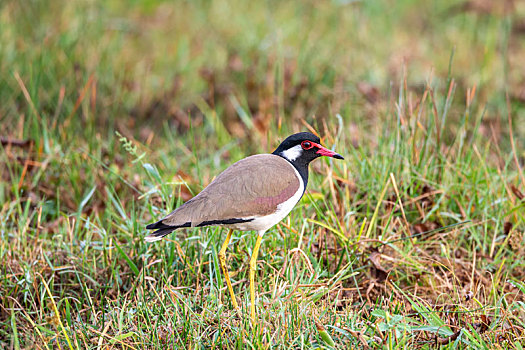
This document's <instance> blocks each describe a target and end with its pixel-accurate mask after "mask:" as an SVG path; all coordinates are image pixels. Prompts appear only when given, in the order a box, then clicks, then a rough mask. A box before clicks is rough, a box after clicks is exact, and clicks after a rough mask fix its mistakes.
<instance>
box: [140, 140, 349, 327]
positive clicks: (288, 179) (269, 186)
mask: <svg viewBox="0 0 525 350" xmlns="http://www.w3.org/2000/svg"><path fill="white" fill-rule="evenodd" d="M321 156H328V157H333V158H337V159H343V157H342V156H341V155H339V154H337V153H335V152H333V151H330V150H329V149H326V148H325V147H323V146H321V144H320V140H319V137H317V136H315V135H314V134H311V133H309V132H301V133H298V134H294V135H291V136H289V137H288V138H287V139H286V140H284V141H283V143H281V144H280V145H279V147H277V149H276V150H275V151H274V152H273V153H272V154H257V155H254V156H250V157H247V158H244V159H241V160H239V161H238V162H237V163H235V164H233V165H232V166H230V167H229V168H227V169H226V170H224V171H223V172H222V173H221V174H219V176H217V178H216V179H215V180H213V181H212V182H211V183H210V184H209V185H208V187H206V188H205V189H204V190H202V192H200V193H199V194H198V195H196V196H195V197H193V198H192V199H190V200H189V201H187V202H186V203H184V204H183V205H181V206H180V207H178V208H177V209H175V210H174V211H172V212H171V213H170V214H169V215H168V216H166V217H165V218H164V219H162V220H160V221H158V222H156V223H154V224H150V225H148V226H146V228H147V229H150V230H156V231H154V232H153V233H151V234H150V235H149V236H147V237H146V238H145V240H146V241H147V242H154V241H157V240H160V239H161V238H162V237H164V236H166V235H167V234H169V233H170V232H172V231H173V230H175V229H178V228H181V227H202V226H223V227H228V228H229V229H230V230H229V231H228V235H227V236H226V240H225V241H224V244H223V245H222V248H221V250H220V252H219V263H220V265H221V269H222V272H223V273H224V277H225V279H226V284H227V286H228V290H229V292H230V296H231V299H232V303H233V306H234V307H235V309H236V310H237V311H239V306H238V305H237V301H236V299H235V294H234V293H233V288H232V285H231V282H230V277H229V275H228V270H227V269H226V263H225V261H226V260H225V258H226V255H225V253H226V248H227V247H228V243H229V242H230V238H231V235H232V231H233V230H234V229H236V230H240V231H257V233H258V236H257V241H256V243H255V247H254V248H253V252H252V256H251V259H250V268H249V275H250V300H251V305H250V315H251V319H252V322H253V323H255V288H254V276H255V268H256V261H257V254H258V251H259V247H260V245H261V240H262V237H263V235H264V233H265V232H266V230H268V229H269V228H270V227H272V226H274V225H275V224H277V223H278V222H279V221H281V220H282V219H283V218H284V217H285V216H286V215H288V213H289V212H290V211H291V210H292V208H293V207H294V206H295V205H296V204H297V202H299V200H300V199H301V197H302V196H303V194H304V191H305V189H306V184H307V183H308V164H309V163H310V162H311V161H312V160H314V159H316V158H318V157H321Z"/></svg>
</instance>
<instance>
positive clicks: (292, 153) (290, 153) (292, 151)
mask: <svg viewBox="0 0 525 350" xmlns="http://www.w3.org/2000/svg"><path fill="white" fill-rule="evenodd" d="M281 154H282V156H283V157H284V158H286V159H288V160H289V161H290V162H293V161H294V160H296V159H297V158H299V157H300V156H301V154H303V148H302V147H301V145H297V146H293V147H292V148H289V149H287V150H286V151H283V152H282V153H281Z"/></svg>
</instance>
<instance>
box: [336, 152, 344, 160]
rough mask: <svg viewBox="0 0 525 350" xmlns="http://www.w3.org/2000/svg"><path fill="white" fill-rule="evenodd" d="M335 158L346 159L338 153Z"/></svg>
mask: <svg viewBox="0 0 525 350" xmlns="http://www.w3.org/2000/svg"><path fill="white" fill-rule="evenodd" d="M334 158H335V159H344V158H343V156H342V155H340V154H338V153H336V154H334Z"/></svg>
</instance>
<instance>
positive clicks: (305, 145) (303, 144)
mask: <svg viewBox="0 0 525 350" xmlns="http://www.w3.org/2000/svg"><path fill="white" fill-rule="evenodd" d="M313 146H314V145H313V144H312V143H311V142H309V141H303V142H301V147H302V148H303V149H304V150H309V149H310V148H312V147H313Z"/></svg>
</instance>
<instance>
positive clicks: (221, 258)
mask: <svg viewBox="0 0 525 350" xmlns="http://www.w3.org/2000/svg"><path fill="white" fill-rule="evenodd" d="M232 233H233V230H231V229H230V230H229V231H228V235H227V236H226V240H225V241H224V243H223V244H222V247H221V250H220V251H219V264H220V265H221V269H222V273H223V274H224V278H225V279H226V284H227V286H228V290H229V291H230V297H231V299H232V304H233V307H234V308H235V310H237V312H239V305H237V300H236V299H235V293H234V292H233V288H232V282H231V281H230V274H229V273H228V270H227V269H226V248H228V243H230V238H231V237H232Z"/></svg>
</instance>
